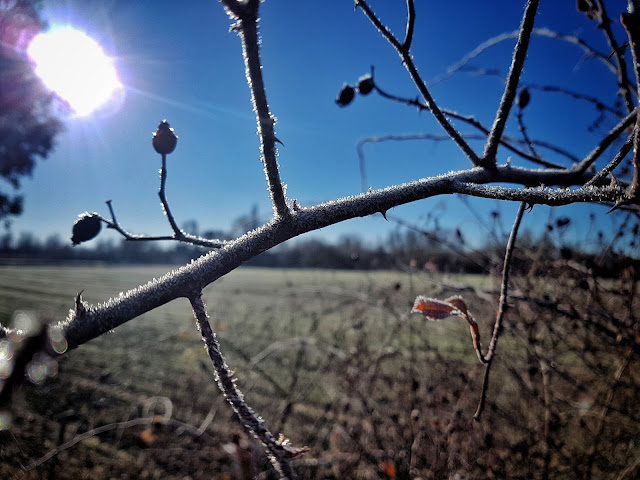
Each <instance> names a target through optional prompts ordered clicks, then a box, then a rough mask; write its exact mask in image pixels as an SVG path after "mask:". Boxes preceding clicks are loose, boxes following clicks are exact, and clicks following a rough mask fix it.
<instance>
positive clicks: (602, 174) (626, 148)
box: [584, 130, 636, 187]
mask: <svg viewBox="0 0 640 480" xmlns="http://www.w3.org/2000/svg"><path fill="white" fill-rule="evenodd" d="M635 137H636V134H635V130H634V131H633V132H631V133H630V134H629V136H628V137H627V141H626V142H624V145H622V148H620V151H619V152H618V153H617V154H616V156H615V157H613V160H611V161H610V162H609V163H608V164H607V165H606V166H605V167H604V168H603V169H602V170H600V171H599V172H598V173H597V174H596V175H595V176H594V177H593V178H592V179H591V180H589V181H588V182H587V183H585V184H584V186H585V187H588V186H590V185H598V183H600V182H601V181H603V180H604V179H605V178H606V177H607V175H609V174H610V173H611V172H613V171H614V170H615V168H616V167H617V166H618V165H620V162H622V160H624V157H626V156H627V154H628V153H629V152H630V151H631V147H632V146H633V142H634V139H635Z"/></svg>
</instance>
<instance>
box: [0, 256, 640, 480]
mask: <svg viewBox="0 0 640 480" xmlns="http://www.w3.org/2000/svg"><path fill="white" fill-rule="evenodd" d="M169 269H170V267H131V266H127V267H95V266H87V267H53V266H48V267H37V266H13V267H11V266H3V267H0V321H1V322H2V323H3V324H8V323H10V321H11V318H12V316H13V315H14V312H16V311H25V312H29V314H31V315H34V316H37V317H38V318H42V319H50V320H60V319H63V318H64V317H65V316H66V312H67V311H68V309H69V308H71V307H72V306H73V299H74V297H75V295H76V294H77V293H78V292H79V291H81V290H82V291H83V298H84V299H85V300H86V301H88V302H90V303H97V302H102V301H105V300H107V299H108V298H109V297H110V296H115V295H118V293H119V292H121V291H124V290H126V289H128V288H132V287H135V286H137V285H138V284H140V283H141V282H145V281H148V280H150V279H152V278H154V277H159V276H161V275H162V274H164V273H166V272H167V271H168V270H169ZM454 282H457V284H459V285H465V286H467V287H469V286H472V287H478V288H482V289H485V290H487V289H489V290H491V289H492V288H495V283H496V281H495V279H490V278H487V277H471V276H465V277H456V278H443V277H440V276H437V275H431V276H426V275H424V274H410V273H402V272H346V271H321V270H314V271H307V270H274V269H256V268H241V269H238V270H236V271H234V272H232V273H231V274H229V275H227V276H225V277H224V278H222V279H220V280H219V281H217V282H216V283H215V284H213V285H211V286H209V287H208V288H207V289H206V290H205V292H204V298H205V302H206V303H207V305H208V309H209V313H210V315H211V322H212V326H213V329H214V331H215V332H217V334H218V337H219V340H220V343H221V345H222V350H223V353H224V354H225V356H226V358H227V363H228V364H229V366H230V367H231V369H235V370H236V378H237V379H238V386H239V387H240V389H241V390H242V391H243V392H244V393H245V394H246V400H247V402H248V403H249V404H250V405H251V406H252V407H253V408H254V409H255V410H256V411H257V412H258V413H259V414H260V415H262V417H263V418H264V419H265V422H266V424H267V426H268V427H269V428H270V429H272V431H274V432H275V433H276V434H277V433H278V432H284V433H285V434H286V435H287V437H288V438H290V439H291V441H292V443H293V444H294V445H297V446H303V445H308V446H309V447H310V448H311V452H310V453H309V454H308V455H306V456H304V457H303V458H302V459H301V460H300V461H299V462H298V469H299V471H300V472H301V475H302V476H304V477H305V478H381V477H382V478H396V477H397V478H410V477H409V475H410V474H411V475H413V476H415V478H440V477H438V475H441V474H442V472H447V471H448V472H450V473H451V472H453V473H455V472H457V471H467V472H476V473H475V475H478V473H477V472H478V471H482V472H487V471H490V470H492V471H496V472H499V471H503V472H504V471H505V469H506V471H508V472H510V476H511V477H512V478H538V474H532V475H530V473H531V472H539V471H540V469H541V468H543V466H544V464H546V467H545V468H549V467H550V465H553V468H555V470H556V471H557V472H559V475H558V476H555V477H554V478H572V477H571V475H569V476H562V475H560V474H561V473H562V472H563V471H564V469H563V468H562V465H561V463H562V461H563V460H562V459H563V455H564V453H563V450H562V449H563V448H564V449H567V448H569V446H570V448H571V449H573V450H571V451H572V452H573V451H577V450H579V449H583V450H585V451H587V450H588V447H589V445H590V444H588V443H585V444H582V443H580V442H578V443H579V444H576V445H569V446H566V445H568V444H569V442H568V441H566V440H563V441H564V443H565V446H560V447H558V453H557V455H555V456H553V457H552V462H555V464H554V463H551V464H550V463H549V462H550V460H549V457H548V456H547V457H545V456H544V455H543V454H544V452H542V451H541V449H542V447H541V446H540V443H541V440H540V436H541V435H542V433H541V432H542V430H544V428H543V423H544V422H543V420H542V419H541V418H544V413H545V410H544V406H541V401H540V397H541V394H540V392H539V391H538V393H535V392H534V394H532V395H531V396H532V399H528V398H527V397H526V395H524V394H523V391H522V390H523V388H526V387H527V385H523V384H521V382H525V383H526V381H528V380H527V379H526V378H524V379H523V378H520V379H518V377H513V378H511V377H509V372H510V370H512V369H514V368H515V367H516V366H518V365H520V366H522V370H525V371H526V369H527V366H526V365H527V363H526V362H527V361H528V360H527V358H528V357H527V354H526V352H525V351H524V350H523V349H522V343H521V342H520V338H519V334H517V332H516V333H513V334H507V335H505V338H504V340H503V343H502V348H503V349H504V352H506V353H505V354H504V355H503V357H501V363H500V365H498V366H497V367H496V369H495V373H494V374H493V375H494V382H493V383H492V384H491V388H490V400H489V403H488V405H489V408H488V411H487V414H486V416H485V417H486V418H485V420H486V421H485V422H479V423H478V422H473V421H472V420H471V416H472V415H473V411H474V409H475V405H476V403H477V400H478V397H479V391H480V384H481V380H482V373H483V367H482V366H481V365H479V363H478V361H477V359H476V356H475V353H474V351H473V349H472V346H471V342H470V340H469V334H468V327H467V325H466V323H465V322H464V321H463V320H461V319H451V320H448V321H446V322H426V321H424V320H423V319H422V318H420V317H419V316H418V317H416V316H410V315H409V311H410V309H411V305H412V304H413V300H414V299H415V296H416V295H417V294H428V295H433V296H438V297H439V298H445V297H446V296H449V295H451V294H452V293H455V292H454V290H453V289H452V288H451V287H449V288H444V287H442V285H443V284H445V283H446V284H448V285H451V284H452V283H454ZM464 296H465V299H466V300H467V303H468V304H469V305H470V308H472V310H473V313H474V315H475V316H476V318H477V320H478V321H479V323H480V324H481V329H482V331H483V334H484V335H487V336H488V335H489V332H490V328H491V322H492V320H493V312H494V310H495V308H496V304H495V301H494V300H493V299H492V297H491V295H486V294H484V295H480V296H478V295H476V294H475V293H472V292H469V291H466V292H464ZM563 355H564V356H562V357H560V356H559V357H557V361H558V362H560V359H561V358H562V359H564V360H562V361H563V362H564V363H565V364H566V370H567V371H572V370H576V369H577V368H578V367H577V363H576V362H575V361H574V360H568V358H569V352H568V351H567V352H564V354H563ZM529 360H530V359H529ZM613 367H615V365H614V364H612V365H611V368H613ZM602 368H603V369H604V370H603V374H606V372H605V371H606V369H607V368H608V367H607V365H604V366H603V367H602ZM58 369H59V372H58V374H57V376H56V377H55V378H53V379H50V380H49V381H47V382H45V383H44V384H42V385H39V386H35V385H31V384H27V385H25V386H23V387H22V388H21V389H20V390H19V391H17V392H16V393H15V394H14V398H13V403H12V407H11V408H12V410H13V426H12V428H11V429H10V430H9V431H5V432H0V477H1V478H54V477H55V478H69V479H72V478H83V477H86V478H176V479H177V478H194V479H195V478H212V477H213V478H223V477H225V475H226V476H227V477H226V478H241V477H238V475H237V474H234V462H235V461H236V460H237V459H238V455H237V454H236V453H234V452H233V447H232V446H230V445H233V444H230V441H231V439H232V438H233V436H234V434H239V435H240V436H241V440H242V442H244V441H245V437H244V434H243V433H242V429H241V427H240V425H239V424H238V423H236V421H235V420H234V418H233V413H232V411H231V409H230V408H229V407H228V406H227V405H226V403H225V402H224V399H223V397H222V395H221V394H220V393H219V391H218V389H217V387H216V386H215V384H214V382H213V375H212V368H211V365H210V364H209V363H208V358H207V356H206V354H205V351H204V349H203V345H202V341H201V339H200V336H199V333H198V331H197V330H196V328H195V322H194V319H193V317H192V314H191V311H190V307H189V304H188V302H187V301H186V300H183V301H180V300H179V301H174V302H172V303H170V304H168V305H165V306H164V307H162V308H159V309H157V310H155V311H153V312H150V313H148V314H145V315H144V316H141V317H139V318H136V319H134V320H132V321H130V322H129V323H127V324H125V325H123V326H121V327H119V328H118V329H117V330H115V331H114V332H112V333H109V334H107V335H104V336H102V337H100V338H98V339H95V340H93V341H92V342H89V343H88V344H86V345H83V346H81V347H80V348H79V349H77V350H75V351H72V352H69V353H68V354H67V355H65V356H63V357H62V358H61V359H60V360H59V362H58ZM574 373H575V372H574ZM579 375H582V376H586V375H587V374H586V373H585V374H584V375H583V374H582V373H579ZM532 378H533V377H532ZM557 382H559V383H560V382H562V380H561V379H560V377H558V380H557ZM534 383H535V382H534ZM559 383H556V384H554V385H558V384H559ZM605 383H606V382H605ZM534 386H535V385H534ZM535 388H538V387H535ZM593 388H594V389H595V387H593ZM586 393H589V392H586ZM591 393H592V396H594V397H596V398H599V395H600V394H601V392H600V390H597V389H595V390H594V391H593V392H591ZM557 394H558V396H561V395H573V392H568V391H565V389H564V387H563V389H562V390H558V392H557ZM602 394H603V395H604V394H606V391H604V390H603V392H602ZM569 400H571V401H573V400H574V399H569ZM575 400H576V402H577V401H578V400H579V398H576V399H575ZM558 405H559V404H558ZM563 405H564V407H562V408H560V407H559V406H558V412H560V413H561V412H565V415H568V413H566V412H567V411H568V410H567V409H570V405H571V403H570V402H565V403H564V404H563ZM576 408H577V407H576ZM574 410H576V409H575V408H574ZM554 411H555V410H554ZM576 411H577V410H576ZM523 412H526V413H523ZM594 414H595V410H594ZM154 415H156V421H155V423H151V421H150V419H151V418H152V417H153V416H154ZM576 415H577V413H576ZM160 418H162V420H163V421H162V422H161V421H159V419H160ZM576 418H577V417H576ZM585 419H586V421H587V423H588V422H589V421H590V420H589V417H588V416H587V417H585ZM571 422H573V420H571ZM565 423H566V422H565ZM500 425H502V426H504V431H503V432H501V433H500V434H498V433H497V432H496V429H497V427H498V426H500ZM563 425H564V426H565V427H567V428H568V427H571V428H573V427H574V426H573V424H571V425H565V424H563ZM597 425H598V424H597V422H596V423H595V426H596V427H597ZM547 427H548V422H547ZM592 427H593V425H591V424H589V423H588V424H587V427H585V428H587V429H588V430H589V431H590V432H591V433H592V434H593V432H592V430H593V428H592ZM96 429H98V430H96ZM100 429H102V430H103V431H101V430H100ZM630 431H633V426H631V427H630ZM87 432H88V433H87ZM546 432H547V433H546V437H545V439H546V440H545V445H547V448H548V445H549V439H550V437H549V432H548V428H547V431H546ZM83 434H85V436H84V437H80V436H81V435H83ZM608 434H609V433H608V431H607V430H606V429H604V432H601V433H600V434H599V436H600V437H601V439H602V438H606V436H607V435H608ZM625 435H627V437H628V436H629V435H631V433H629V432H626V431H625ZM567 436H571V434H570V432H569V433H567ZM574 436H575V435H574ZM627 437H625V438H626V440H625V441H626V442H627V441H634V440H633V435H631V437H629V438H627ZM531 438H533V440H532V439H531ZM246 441H247V442H249V443H248V445H250V446H251V448H252V449H253V452H254V454H253V456H254V457H255V458H254V464H255V468H256V470H257V471H262V472H265V471H266V472H269V471H270V470H269V467H268V466H267V464H266V461H265V459H264V458H263V456H262V455H260V454H259V452H260V450H261V449H260V447H259V446H257V445H255V443H252V442H251V441H249V440H248V439H247V440H246ZM75 442H77V443H75ZM242 442H241V443H242ZM573 442H574V443H576V441H575V440H574V441H573ZM525 444H526V449H525V448H524V447H523V445H525ZM61 445H62V446H63V448H61V449H60V451H58V452H57V454H56V455H54V456H52V457H51V458H50V459H48V460H47V461H44V462H42V464H41V465H39V466H37V467H36V468H31V467H32V466H33V463H34V462H37V461H38V460H39V459H41V458H42V457H43V456H44V455H45V454H47V452H50V451H52V450H53V449H55V448H56V447H60V446H61ZM225 445H226V447H225ZM625 445H626V444H625ZM514 448H515V449H516V450H517V449H518V448H520V450H517V452H518V453H516V454H514V453H513V452H514ZM487 452H489V453H487ZM637 453H638V449H637V448H633V447H628V446H627V447H626V450H625V451H624V452H618V456H621V458H622V459H621V460H619V461H618V464H620V465H623V466H624V465H626V464H628V463H629V462H630V461H631V460H630V458H631V457H632V456H633V455H634V454H637ZM509 455H511V457H512V458H508V457H509ZM585 455H586V453H585ZM478 456H480V457H481V458H478ZM544 458H546V460H544ZM585 458H586V457H585ZM545 462H546V463H545ZM568 468H570V466H568ZM500 469H501V470H500ZM453 473H451V474H453ZM234 475H236V476H235V477H234ZM405 475H406V476H405ZM264 478H266V477H264ZM594 478H595V477H594Z"/></svg>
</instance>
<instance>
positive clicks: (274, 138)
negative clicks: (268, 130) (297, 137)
mask: <svg viewBox="0 0 640 480" xmlns="http://www.w3.org/2000/svg"><path fill="white" fill-rule="evenodd" d="M273 140H274V141H275V142H276V143H279V144H280V145H282V146H283V147H284V143H282V140H280V139H279V138H278V137H276V136H275V135H274V136H273Z"/></svg>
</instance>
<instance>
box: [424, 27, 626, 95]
mask: <svg viewBox="0 0 640 480" xmlns="http://www.w3.org/2000/svg"><path fill="white" fill-rule="evenodd" d="M531 33H532V34H533V35H538V36H541V37H547V38H552V39H555V40H561V41H564V42H568V43H571V44H573V45H576V46H578V47H580V48H581V49H582V50H583V51H584V52H585V53H586V54H587V55H589V56H591V57H594V58H597V59H598V60H600V61H602V62H603V63H604V64H605V65H606V66H607V68H609V70H610V71H611V72H612V73H614V74H616V73H617V70H616V67H615V65H614V64H613V63H612V62H611V60H610V59H609V57H608V56H607V55H605V54H604V53H602V52H598V51H597V50H596V49H595V48H593V47H591V46H590V45H589V44H587V43H586V42H585V41H584V40H582V39H581V38H580V37H578V36H576V35H568V34H565V33H559V32H554V31H553V30H550V29H548V28H534V29H533V31H532V32H531ZM519 35H520V30H514V31H513V32H505V33H501V34H500V35H496V36H495V37H493V38H490V39H488V40H485V41H484V42H482V43H481V44H480V45H478V46H477V47H476V48H474V49H473V50H472V51H471V52H469V53H467V54H466V55H465V56H464V57H462V59H461V60H459V61H458V62H457V63H455V64H454V65H451V66H450V67H449V68H447V71H446V72H445V73H443V74H441V75H438V76H437V77H436V78H434V79H433V80H432V81H431V82H429V85H430V86H434V85H436V84H438V83H440V82H442V81H444V80H446V79H448V78H450V77H451V76H453V75H454V74H455V73H456V72H458V71H460V70H462V69H463V68H464V67H465V65H467V64H468V63H469V62H470V61H471V60H473V59H474V58H476V57H478V56H479V55H480V54H481V53H482V52H484V51H485V50H488V49H489V48H491V47H493V46H495V45H497V44H499V43H501V42H504V41H506V40H511V39H512V38H518V36H519Z"/></svg>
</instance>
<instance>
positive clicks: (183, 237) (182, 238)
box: [100, 154, 227, 248]
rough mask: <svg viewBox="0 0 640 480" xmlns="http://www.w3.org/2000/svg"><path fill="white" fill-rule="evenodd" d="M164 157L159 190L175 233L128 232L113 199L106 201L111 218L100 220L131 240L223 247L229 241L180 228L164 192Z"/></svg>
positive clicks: (101, 218)
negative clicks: (114, 207)
mask: <svg viewBox="0 0 640 480" xmlns="http://www.w3.org/2000/svg"><path fill="white" fill-rule="evenodd" d="M162 157H163V162H162V169H161V173H160V191H159V192H158V195H159V196H160V201H161V202H162V207H163V209H164V211H165V213H166V214H167V218H168V219H169V223H170V225H171V228H172V229H173V235H161V236H149V235H137V234H134V233H129V232H127V231H126V230H125V229H123V228H122V227H121V226H120V224H119V223H118V220H117V219H116V214H115V212H114V210H113V205H112V204H111V200H107V201H106V204H107V207H109V213H110V214H111V220H107V219H106V218H104V217H102V216H101V217H100V220H102V221H103V222H104V223H105V224H106V225H107V227H108V228H112V229H114V230H115V231H116V232H118V233H119V234H120V235H122V236H123V237H124V238H125V240H127V241H131V242H136V241H137V242H140V241H155V240H176V241H178V242H183V243H191V244H193V245H199V246H201V247H207V248H220V247H222V246H223V245H224V244H225V243H227V242H226V241H225V240H217V239H213V240H209V239H206V238H202V237H197V236H195V235H190V234H188V233H186V232H183V231H182V230H180V229H179V228H178V226H177V224H176V222H175V220H174V218H173V215H172V214H171V211H170V210H169V202H168V201H167V198H166V196H165V193H164V183H165V182H166V163H165V161H164V157H165V155H164V154H163V156H162Z"/></svg>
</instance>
